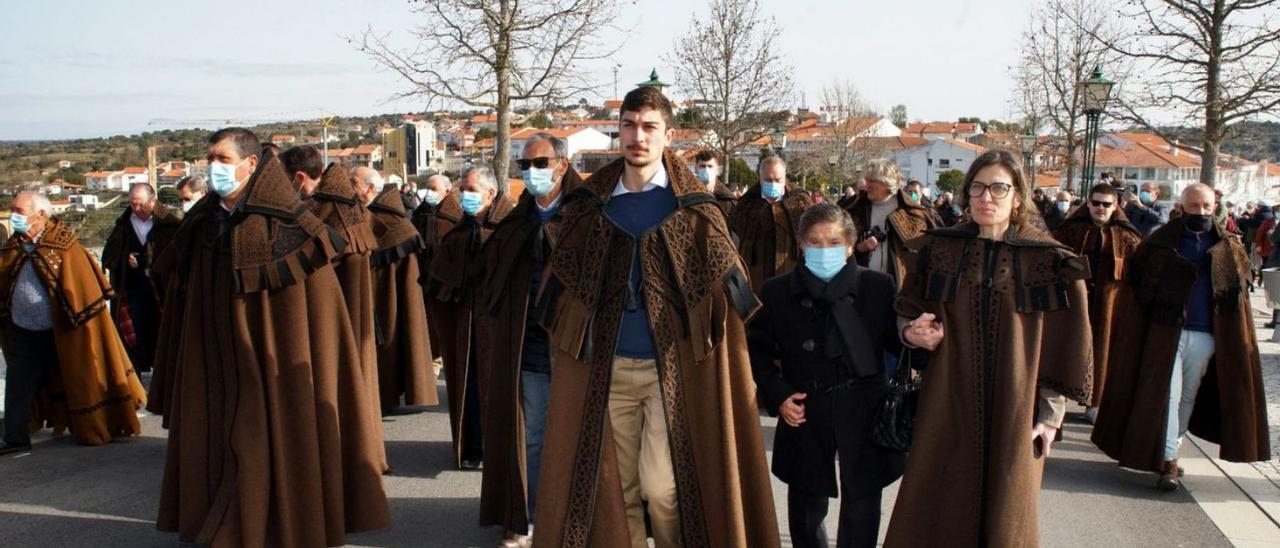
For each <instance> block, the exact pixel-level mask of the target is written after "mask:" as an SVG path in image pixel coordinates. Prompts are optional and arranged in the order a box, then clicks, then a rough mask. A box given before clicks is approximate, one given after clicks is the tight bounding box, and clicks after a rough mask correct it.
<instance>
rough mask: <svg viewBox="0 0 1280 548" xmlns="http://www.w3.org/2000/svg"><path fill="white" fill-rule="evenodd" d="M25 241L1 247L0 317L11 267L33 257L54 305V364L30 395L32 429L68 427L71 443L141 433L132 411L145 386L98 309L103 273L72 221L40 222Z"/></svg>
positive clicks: (8, 298)
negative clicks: (34, 236)
mask: <svg viewBox="0 0 1280 548" xmlns="http://www.w3.org/2000/svg"><path fill="white" fill-rule="evenodd" d="M25 241H26V239H25V238H23V237H22V236H19V235H17V234H15V235H13V236H11V237H10V238H9V239H8V240H6V241H5V242H4V245H3V246H0V288H2V289H3V291H4V293H3V299H0V321H4V322H8V321H10V320H9V316H10V311H9V304H10V303H11V302H13V289H14V287H15V286H16V285H17V283H18V273H19V272H20V271H21V269H22V265H23V264H25V263H26V262H27V261H32V262H33V264H34V266H35V271H36V275H37V276H39V278H40V283H41V284H43V285H44V287H45V289H47V290H48V291H49V297H50V300H51V303H50V304H51V306H53V308H54V310H53V342H54V345H55V346H56V347H57V350H58V369H56V370H53V371H47V372H46V373H45V374H46V378H45V381H44V386H42V387H41V391H40V395H39V396H38V397H37V398H36V400H37V403H36V409H35V413H33V414H32V419H31V423H32V431H35V430H37V429H39V428H40V427H42V426H44V425H45V424H48V425H49V426H51V427H53V429H54V430H55V431H56V432H61V431H62V430H64V429H66V428H70V429H71V436H72V437H74V438H75V440H76V443H80V444H84V445H102V444H104V443H107V442H110V441H111V438H113V437H116V436H131V435H136V434H140V433H141V432H142V427H141V426H140V425H139V424H138V414H137V411H138V409H140V408H141V407H142V406H143V405H144V404H146V399H147V398H146V391H145V390H144V389H143V388H142V383H140V382H138V376H137V374H136V373H135V372H134V370H133V365H132V364H131V363H129V356H128V355H127V354H126V352H125V349H124V344H123V343H121V342H120V336H119V334H117V333H116V326H115V324H114V323H112V321H111V316H110V314H104V313H103V312H105V311H106V310H107V299H110V298H111V296H112V292H111V285H110V284H109V283H107V277H106V276H104V275H103V273H102V269H101V268H100V267H99V266H98V263H97V262H96V261H94V260H93V257H92V256H90V255H89V252H88V251H86V250H85V248H84V247H83V246H81V245H80V242H79V240H77V239H76V235H75V232H74V231H73V230H71V227H68V226H67V225H64V224H62V222H61V221H58V220H57V219H49V220H48V222H47V223H46V224H45V228H44V233H43V234H41V235H40V241H39V242H38V243H37V244H36V248H35V250H33V251H31V252H27V251H26V250H25V249H23V246H22V244H23V242H25ZM6 343H7V341H6Z"/></svg>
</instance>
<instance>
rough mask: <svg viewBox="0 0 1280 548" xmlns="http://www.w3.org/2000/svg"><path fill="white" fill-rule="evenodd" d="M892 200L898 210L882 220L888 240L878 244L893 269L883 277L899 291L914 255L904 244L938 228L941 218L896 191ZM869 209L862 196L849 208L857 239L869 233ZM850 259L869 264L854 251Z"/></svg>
mask: <svg viewBox="0 0 1280 548" xmlns="http://www.w3.org/2000/svg"><path fill="white" fill-rule="evenodd" d="M893 199H894V200H897V201H898V209H895V210H893V213H890V214H889V218H888V219H886V220H885V225H886V230H885V232H887V233H888V235H889V240H888V241H887V242H880V243H881V245H887V246H888V248H886V251H888V252H889V264H892V265H893V271H892V272H887V274H889V275H890V276H893V281H894V282H895V283H897V284H898V287H899V288H901V287H902V284H903V279H904V278H905V277H906V275H907V268H908V266H909V265H910V264H911V263H913V262H914V261H915V253H913V252H912V250H911V249H910V248H909V247H907V242H910V241H911V240H914V239H916V238H918V237H920V236H921V235H923V234H924V233H925V231H928V230H933V229H935V228H939V227H941V226H942V218H941V217H940V216H939V215H938V212H937V211H934V210H933V209H930V208H927V207H924V206H922V205H920V204H919V203H917V202H913V201H911V199H909V198H907V193H906V191H903V190H899V191H898V192H897V193H896V194H894V196H893ZM871 205H872V203H871V199H870V198H868V197H867V195H866V193H861V194H858V198H857V199H856V200H854V201H853V204H852V205H850V206H849V209H848V211H849V215H850V216H851V217H853V226H854V227H856V230H857V232H856V233H857V236H858V238H859V239H861V238H862V235H863V234H865V233H866V232H867V231H868V230H871ZM853 255H854V259H855V260H857V261H858V265H860V266H867V265H868V264H869V263H870V262H871V253H870V252H867V253H862V252H859V251H854V254H853Z"/></svg>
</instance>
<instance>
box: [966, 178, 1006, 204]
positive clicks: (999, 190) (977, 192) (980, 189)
mask: <svg viewBox="0 0 1280 548" xmlns="http://www.w3.org/2000/svg"><path fill="white" fill-rule="evenodd" d="M987 189H991V197H992V198H995V199H997V200H999V199H1001V198H1004V197H1005V196H1008V195H1009V191H1010V190H1013V185H1011V184H1009V183H991V184H989V185H987V184H983V183H979V182H977V181H974V182H972V183H969V197H970V198H977V197H979V196H982V195H983V194H984V193H986V192H987Z"/></svg>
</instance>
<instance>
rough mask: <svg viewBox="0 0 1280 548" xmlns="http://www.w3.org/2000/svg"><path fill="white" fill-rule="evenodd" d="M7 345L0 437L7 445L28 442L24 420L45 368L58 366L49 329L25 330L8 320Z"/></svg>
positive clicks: (28, 418)
mask: <svg viewBox="0 0 1280 548" xmlns="http://www.w3.org/2000/svg"><path fill="white" fill-rule="evenodd" d="M5 330H6V331H7V333H5V335H6V337H7V338H8V341H9V342H8V345H7V346H6V347H5V353H4V359H5V362H6V370H5V376H4V441H5V443H8V444H10V445H29V444H31V432H29V431H28V425H27V423H28V421H30V420H31V406H32V404H33V403H34V402H35V399H36V393H38V392H39V391H40V384H41V383H42V382H44V376H45V371H46V370H47V369H48V368H53V367H58V348H57V347H56V346H54V344H53V330H52V329H50V330H46V331H27V330H26V329H23V328H21V327H18V326H16V325H13V323H9V324H8V325H7V326H5Z"/></svg>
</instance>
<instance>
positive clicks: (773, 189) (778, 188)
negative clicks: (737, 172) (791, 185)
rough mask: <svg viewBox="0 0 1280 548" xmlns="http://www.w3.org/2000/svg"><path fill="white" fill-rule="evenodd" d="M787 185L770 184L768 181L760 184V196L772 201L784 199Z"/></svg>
mask: <svg viewBox="0 0 1280 548" xmlns="http://www.w3.org/2000/svg"><path fill="white" fill-rule="evenodd" d="M786 186H787V184H786V183H770V182H768V181H761V182H760V194H763V195H764V197H765V198H768V199H770V200H776V199H778V198H781V197H782V191H783V190H785V189H786Z"/></svg>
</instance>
